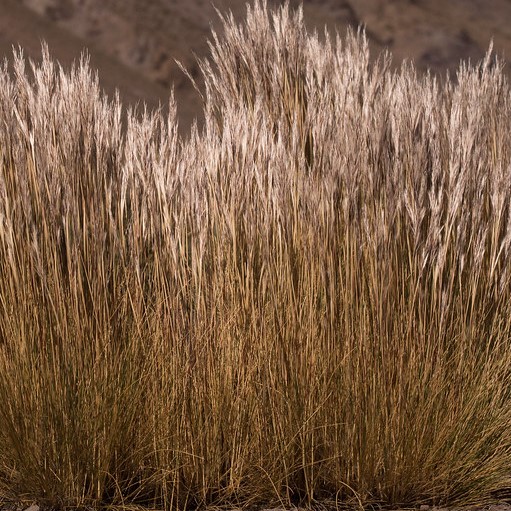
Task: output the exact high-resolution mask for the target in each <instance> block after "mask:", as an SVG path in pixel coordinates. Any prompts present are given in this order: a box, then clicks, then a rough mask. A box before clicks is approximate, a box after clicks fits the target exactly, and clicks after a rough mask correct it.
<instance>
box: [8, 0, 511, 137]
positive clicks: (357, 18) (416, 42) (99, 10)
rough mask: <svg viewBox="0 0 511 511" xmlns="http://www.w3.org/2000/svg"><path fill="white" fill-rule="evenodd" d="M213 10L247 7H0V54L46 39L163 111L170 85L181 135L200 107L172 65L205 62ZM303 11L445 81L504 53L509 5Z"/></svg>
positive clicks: (310, 1) (324, 3)
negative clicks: (361, 31)
mask: <svg viewBox="0 0 511 511" xmlns="http://www.w3.org/2000/svg"><path fill="white" fill-rule="evenodd" d="M279 3H280V2H278V1H275V0H269V4H270V5H278V4H279ZM290 3H291V5H293V6H297V5H299V3H300V2H299V1H298V0H290ZM215 7H216V8H218V9H219V10H220V11H221V12H226V11H228V10H231V11H232V12H233V14H234V16H235V17H236V18H237V19H242V18H243V16H244V15H245V10H246V7H245V0H215V1H214V4H213V3H211V2H210V1H209V0H0V54H1V55H2V57H11V56H12V46H13V45H15V46H17V45H21V46H22V47H23V48H24V50H25V55H27V56H29V57H32V58H35V59H37V58H38V57H40V54H41V40H46V41H47V42H48V45H49V48H50V53H51V55H52V56H53V57H54V58H56V59H57V60H59V61H60V62H61V64H62V65H63V66H64V67H68V66H69V65H70V64H71V63H72V61H73V60H76V59H77V58H78V57H79V56H80V53H81V52H82V51H83V49H85V48H87V50H88V52H89V54H90V58H91V64H92V66H93V68H95V69H97V70H98V72H99V78H100V82H101V85H102V87H103V88H104V89H105V91H106V92H107V93H108V94H110V95H111V94H113V92H114V91H115V89H116V88H117V89H119V91H120V94H121V98H122V99H123V101H124V102H126V103H130V104H135V103H137V102H139V103H142V102H145V103H146V104H147V105H148V106H149V107H150V108H154V107H156V106H157V105H158V104H159V103H160V102H161V104H162V105H163V106H164V107H165V105H166V104H167V102H168V97H169V93H170V89H171V87H172V86H174V88H175V94H176V99H177V102H178V115H179V119H180V125H181V129H182V131H183V132H186V131H187V130H188V129H189V126H190V124H191V122H192V120H193V119H194V118H195V117H198V116H200V111H201V105H200V99H199V96H198V95H197V93H196V92H195V91H194V90H193V87H192V86H191V83H190V80H189V79H188V78H187V77H186V76H185V75H184V74H183V73H182V72H181V70H180V69H179V67H178V66H177V65H176V63H175V61H174V59H177V60H179V61H181V62H182V63H183V64H184V65H185V67H186V68H187V69H188V70H189V72H190V73H191V74H192V76H197V75H198V69H197V65H196V57H195V55H197V56H199V57H203V56H205V55H207V53H208V46H207V39H208V38H209V37H210V33H211V28H212V27H213V28H215V29H218V30H220V23H219V19H218V16H217V14H216V12H215ZM304 14H305V21H306V23H307V25H308V26H309V28H311V29H313V28H317V29H318V31H319V32H320V33H321V32H323V28H324V27H325V26H326V27H327V28H328V29H329V31H330V32H331V33H334V31H335V30H336V29H337V30H338V31H339V33H340V34H341V35H344V33H345V30H346V28H347V27H348V26H352V27H357V26H358V25H360V24H362V25H364V26H365V27H366V32H367V35H368V38H369V41H370V45H371V47H372V52H373V56H377V55H378V53H379V52H380V51H381V50H382V49H384V48H385V47H388V48H389V49H390V50H391V51H392V53H393V56H394V57H393V63H394V65H399V64H400V62H401V61H402V60H403V59H413V60H414V61H415V63H416V65H417V67H418V68H419V69H420V70H425V69H427V68H430V69H431V70H432V71H434V72H435V73H438V74H440V75H442V74H444V75H445V72H446V70H450V72H451V75H453V74H454V73H455V70H456V68H457V67H458V64H459V61H460V60H461V59H463V60H466V59H471V61H472V62H474V61H477V60H479V59H481V58H482V57H483V56H484V54H485V52H486V50H487V48H488V46H489V43H490V40H491V39H493V41H494V49H495V51H496V53H497V54H498V55H499V56H500V57H502V58H504V59H506V57H509V56H510V55H511V1H509V0H304ZM506 73H507V74H509V69H508V68H507V67H506ZM199 120H200V118H199Z"/></svg>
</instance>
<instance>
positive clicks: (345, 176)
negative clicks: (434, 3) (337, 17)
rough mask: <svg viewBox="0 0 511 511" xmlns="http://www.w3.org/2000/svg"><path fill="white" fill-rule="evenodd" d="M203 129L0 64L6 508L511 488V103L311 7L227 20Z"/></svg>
mask: <svg viewBox="0 0 511 511" xmlns="http://www.w3.org/2000/svg"><path fill="white" fill-rule="evenodd" d="M224 25H225V34H224V35H223V36H222V37H221V38H220V37H217V36H216V35H214V37H213V42H212V44H211V58H210V59H209V60H207V61H203V62H201V69H202V73H203V75H204V79H205V89H204V90H203V100H204V113H205V125H204V128H203V129H201V130H199V129H198V128H196V127H194V128H192V131H191V133H190V136H189V137H188V138H187V139H184V138H181V137H180V136H179V135H178V131H177V121H176V116H175V105H174V102H173V99H172V98H171V100H170V115H169V117H168V118H166V117H164V116H163V114H162V113H161V112H143V113H142V114H141V115H137V113H136V112H134V111H130V112H129V113H128V114H127V115H126V118H125V120H123V110H122V106H121V105H120V104H119V101H118V100H114V101H109V100H107V99H106V98H105V97H104V96H103V95H102V94H101V92H100V89H99V86H98V81H97V78H96V77H95V76H94V75H93V74H92V72H91V70H90V69H89V67H88V64H87V62H86V61H85V60H82V62H81V63H80V64H79V65H78V66H77V67H76V68H74V70H73V71H72V72H71V73H70V74H66V73H64V72H63V71H62V70H61V69H60V68H59V67H57V66H56V65H55V64H54V63H53V62H52V60H51V58H50V56H49V55H48V54H47V52H46V51H45V52H44V59H43V62H42V64H41V65H34V64H32V68H33V79H29V78H28V77H27V76H28V74H27V72H26V70H25V61H24V58H23V55H22V54H21V53H18V54H16V56H15V59H14V70H15V72H14V77H11V75H9V73H8V69H7V63H6V64H5V65H4V67H3V69H2V70H1V71H0V120H1V122H0V500H1V499H3V500H26V501H28V500H32V499H34V500H37V501H38V502H40V503H41V504H46V505H48V506H53V507H55V508H61V509H64V508H77V507H88V506H94V507H104V508H105V507H109V508H115V507H117V508H123V509H128V508H129V509H134V508H136V507H137V506H143V507H145V508H151V509H168V510H170V509H185V508H186V509H191V508H195V507H203V506H211V505H216V506H241V507H248V506H250V505H258V504H270V503H273V504H280V505H283V506H290V505H293V504H297V503H301V504H307V505H309V506H312V505H315V504H325V505H327V504H330V505H337V506H341V505H349V506H353V505H356V506H358V507H360V508H362V507H367V506H370V505H382V506H397V505H401V506H404V505H408V506H413V505H416V504H418V503H435V504H444V505H453V504H458V505H459V504H462V505H468V504H471V503H476V502H477V503H484V502H489V501H491V500H492V499H495V498H498V497H503V496H506V495H507V496H509V495H510V494H511V469H510V467H511V407H510V383H511V345H510V334H511V300H510V297H511V296H510V295H511V274H510V269H511V247H510V242H511V209H510V201H511V103H510V99H511V96H510V89H509V86H508V84H507V82H506V80H505V78H504V77H503V74H502V66H501V64H500V63H499V62H497V63H496V64H494V63H493V62H492V60H491V54H490V53H488V56H487V58H486V60H485V61H484V62H482V63H480V64H478V65H477V66H475V67H471V66H467V65H462V66H461V67H460V70H459V73H458V75H457V79H456V82H453V81H450V80H447V81H446V83H445V84H442V85H439V84H438V83H437V82H436V81H435V79H433V78H432V77H430V76H418V75H417V74H416V72H415V70H414V68H413V66H412V65H409V64H408V65H403V67H402V68H401V69H400V70H398V71H391V70H390V68H389V56H388V55H383V56H382V57H381V58H380V59H379V60H378V61H377V62H376V63H375V64H374V65H371V64H370V63H369V55H368V47H367V42H366V40H365V37H364V35H363V34H362V33H357V34H354V33H349V34H348V35H347V37H346V38H345V40H341V39H340V38H339V37H338V36H337V37H336V38H335V39H333V38H331V37H330V36H328V35H327V36H326V39H325V40H320V39H319V38H318V37H317V35H315V34H309V33H307V31H306V29H305V28H304V24H303V22H302V13H301V11H300V10H298V11H296V12H291V10H290V9H289V8H288V6H284V7H282V8H280V9H279V10H278V11H275V12H269V11H268V9H267V7H266V5H265V4H261V3H256V4H254V6H253V7H249V8H248V13H247V19H246V22H245V23H244V24H243V25H237V24H236V23H235V22H234V20H233V19H232V18H231V17H226V18H224Z"/></svg>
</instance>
